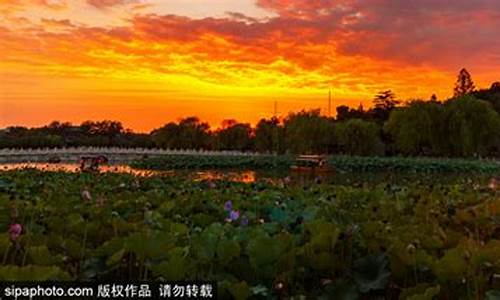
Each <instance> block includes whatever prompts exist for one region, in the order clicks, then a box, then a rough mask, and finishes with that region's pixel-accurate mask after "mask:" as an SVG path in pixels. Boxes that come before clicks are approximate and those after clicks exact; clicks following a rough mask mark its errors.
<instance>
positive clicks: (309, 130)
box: [284, 110, 335, 154]
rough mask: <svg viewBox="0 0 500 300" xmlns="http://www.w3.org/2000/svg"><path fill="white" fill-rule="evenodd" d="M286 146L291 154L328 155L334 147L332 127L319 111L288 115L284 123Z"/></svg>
mask: <svg viewBox="0 0 500 300" xmlns="http://www.w3.org/2000/svg"><path fill="white" fill-rule="evenodd" d="M284 130H285V136H286V145H287V149H289V150H290V151H291V152H292V153H298V154H305V153H319V154H321V153H328V152H330V151H329V150H330V149H331V148H332V147H333V145H334V138H335V132H334V125H333V122H332V121H330V120H329V119H327V118H324V117H321V116H320V111H319V110H313V111H301V112H299V113H296V114H290V115H289V116H288V117H287V118H286V119H285V123H284Z"/></svg>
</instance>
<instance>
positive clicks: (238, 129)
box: [214, 120, 253, 151]
mask: <svg viewBox="0 0 500 300" xmlns="http://www.w3.org/2000/svg"><path fill="white" fill-rule="evenodd" d="M223 125H225V126H223V128H221V129H220V130H218V131H217V132H216V133H215V139H214V141H215V145H214V148H215V149H217V150H238V151H246V150H251V149H252V142H253V140H252V134H253V132H252V127H251V126H250V124H242V123H237V122H236V121H234V120H231V121H225V122H223Z"/></svg>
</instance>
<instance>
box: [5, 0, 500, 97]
mask: <svg viewBox="0 0 500 300" xmlns="http://www.w3.org/2000/svg"><path fill="white" fill-rule="evenodd" d="M178 1H180V0H178ZM174 2H176V1H172V3H174ZM206 2H207V5H210V1H208V0H207V1H206ZM255 5H256V6H257V7H258V8H260V9H264V10H266V11H268V12H269V14H270V15H269V16H268V17H262V18H257V17H250V16H248V15H246V14H245V12H226V13H225V14H224V15H214V16H212V17H206V18H193V17H188V16H179V15H173V14H169V12H168V11H165V10H164V7H163V6H162V7H161V9H160V6H158V4H157V3H154V2H149V1H146V0H143V1H136V0H78V1H71V2H70V1H64V0H52V1H51V0H31V1H29V0H4V1H3V2H1V4H0V13H1V14H2V15H3V16H4V17H5V18H4V21H0V68H1V70H2V73H0V74H4V76H8V77H10V78H12V76H14V75H15V76H20V77H26V76H38V77H50V76H62V77H72V78H73V77H75V78H97V77H99V78H101V79H102V80H104V79H106V78H108V79H127V80H139V81H141V82H142V81H146V82H157V81H160V82H163V83H164V85H165V88H167V87H175V88H176V89H179V88H180V89H182V88H183V86H184V88H185V89H186V91H187V90H190V89H191V87H192V85H193V84H198V85H199V86H200V87H203V88H204V90H203V92H204V93H205V94H206V95H207V96H210V97H215V96H217V95H221V94H224V95H226V96H235V97H238V95H239V94H240V93H241V91H240V90H238V89H242V88H243V89H251V90H250V91H253V92H255V94H256V95H257V94H258V95H263V94H265V93H266V92H265V91H270V92H268V93H272V92H273V91H275V89H279V90H281V91H287V90H288V91H290V93H294V94H295V95H303V96H304V99H310V98H311V96H313V95H318V94H319V93H320V92H322V91H324V90H326V89H329V88H331V89H332V90H333V91H334V93H335V95H336V96H337V97H339V98H341V99H346V100H349V99H353V100H355V101H356V102H358V103H359V101H361V100H364V99H366V100H369V99H370V98H371V95H373V94H374V93H376V92H377V91H378V90H380V89H386V88H391V89H393V90H395V91H396V93H397V94H399V95H400V96H402V97H404V98H410V97H428V96H430V95H431V94H432V93H438V95H439V96H441V97H446V96H448V95H449V94H450V93H451V88H452V84H453V81H454V76H455V74H456V72H457V71H458V70H459V69H460V68H461V67H467V68H468V69H469V70H470V71H471V72H472V74H473V76H474V78H475V79H476V80H477V81H478V82H479V85H484V86H486V85H488V84H489V83H490V82H491V81H494V80H498V78H494V76H498V70H499V69H500V39H498V37H497V36H498V28H500V2H499V1H495V0H478V1H465V0H456V1H453V2H450V1H445V0H432V1H431V0H421V1H394V0H371V1H370V0H369V1H361V0H359V1H356V0H295V1H293V0H257V1H256V2H255ZM31 8H37V9H38V10H39V11H38V12H36V13H34V14H30V13H29V12H28V11H29V10H30V9H31ZM78 9H79V10H78ZM85 14H89V16H94V15H95V16H96V19H97V17H101V18H103V16H105V17H106V18H108V19H112V20H116V24H119V25H116V24H112V23H110V24H109V25H106V26H105V25H102V24H93V23H92V20H93V19H92V18H91V17H89V18H88V21H86V22H82V15H85ZM84 20H87V19H84ZM252 89H253V90H252ZM307 91H309V92H307ZM186 93H188V92H186ZM304 93H309V96H307V95H304ZM186 95H187V94H185V95H184V96H186ZM196 96H200V95H199V94H197V95H196ZM269 96H271V95H269ZM193 97H194V95H193ZM247 101H250V100H247ZM304 101H308V100H304Z"/></svg>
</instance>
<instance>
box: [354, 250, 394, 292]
mask: <svg viewBox="0 0 500 300" xmlns="http://www.w3.org/2000/svg"><path fill="white" fill-rule="evenodd" d="M387 264H388V263H387V257H386V256H385V255H370V256H367V257H363V258H360V259H358V260H357V261H356V262H355V263H354V272H353V277H354V280H355V281H356V283H357V284H358V286H359V290H360V291H361V292H362V293H367V292H369V291H371V290H382V289H384V288H385V287H386V286H387V284H388V283H389V276H390V275H391V273H390V271H389V270H388V269H387Z"/></svg>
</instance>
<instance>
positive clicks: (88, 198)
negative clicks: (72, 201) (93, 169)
mask: <svg viewBox="0 0 500 300" xmlns="http://www.w3.org/2000/svg"><path fill="white" fill-rule="evenodd" d="M80 195H81V196H82V199H83V200H85V201H91V200H92V196H91V195H90V192H89V190H88V189H84V190H83V191H82V192H81V194H80Z"/></svg>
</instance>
